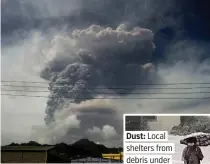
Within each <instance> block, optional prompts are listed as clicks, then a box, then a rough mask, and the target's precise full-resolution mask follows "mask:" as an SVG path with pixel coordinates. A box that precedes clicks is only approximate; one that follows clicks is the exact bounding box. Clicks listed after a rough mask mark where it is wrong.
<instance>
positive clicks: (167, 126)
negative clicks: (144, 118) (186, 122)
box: [149, 116, 181, 131]
mask: <svg viewBox="0 0 210 164" xmlns="http://www.w3.org/2000/svg"><path fill="white" fill-rule="evenodd" d="M180 122H181V121H180V116H158V117H157V120H156V121H153V122H149V125H150V128H151V130H154V131H161V130H163V131H165V130H166V131H170V130H171V129H172V128H173V127H174V126H176V125H179V124H180Z"/></svg>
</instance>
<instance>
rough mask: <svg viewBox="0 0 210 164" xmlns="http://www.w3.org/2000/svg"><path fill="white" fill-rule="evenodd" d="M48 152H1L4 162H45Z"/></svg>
mask: <svg viewBox="0 0 210 164" xmlns="http://www.w3.org/2000/svg"><path fill="white" fill-rule="evenodd" d="M46 157H47V156H46V152H21V151H16V152H13V151H8V152H1V162H2V163H23V162H24V163H45V162H46Z"/></svg>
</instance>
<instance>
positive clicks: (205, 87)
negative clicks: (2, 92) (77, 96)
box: [1, 85, 210, 89]
mask: <svg viewBox="0 0 210 164" xmlns="http://www.w3.org/2000/svg"><path fill="white" fill-rule="evenodd" d="M1 86H3V87H6V86H8V87H21V88H24V87H25V88H72V87H70V86H53V87H44V86H20V85H1ZM135 88H136V87H135V86H134V87H132V86H131V87H102V88H101V87H87V88H86V89H135ZM138 88H139V89H197V88H200V89H202V88H203V89H207V88H210V86H204V87H203V86H198V87H196V86H195V87H186V88H178V87H176V88H163V87H160V88H153V87H148V88H146V87H138Z"/></svg>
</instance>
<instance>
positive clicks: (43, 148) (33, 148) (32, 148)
mask: <svg viewBox="0 0 210 164" xmlns="http://www.w3.org/2000/svg"><path fill="white" fill-rule="evenodd" d="M52 148H54V146H2V147H1V151H48V150H50V149H52Z"/></svg>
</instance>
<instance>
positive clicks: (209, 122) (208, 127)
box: [170, 116, 210, 135]
mask: <svg viewBox="0 0 210 164" xmlns="http://www.w3.org/2000/svg"><path fill="white" fill-rule="evenodd" d="M195 132H203V133H210V118H209V117H206V116H182V117H181V124H180V125H178V126H174V127H173V128H172V130H171V132H170V133H171V134H174V135H188V134H191V133H195Z"/></svg>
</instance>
